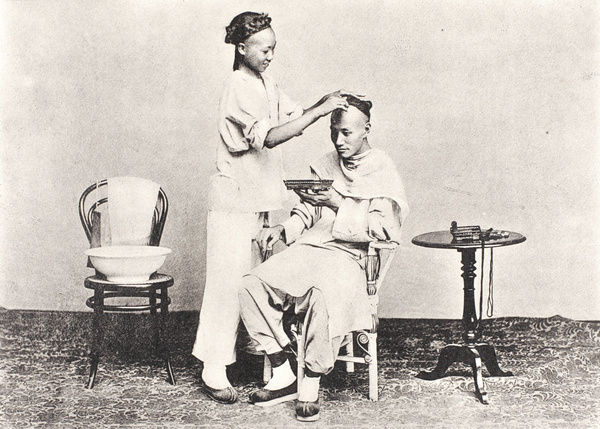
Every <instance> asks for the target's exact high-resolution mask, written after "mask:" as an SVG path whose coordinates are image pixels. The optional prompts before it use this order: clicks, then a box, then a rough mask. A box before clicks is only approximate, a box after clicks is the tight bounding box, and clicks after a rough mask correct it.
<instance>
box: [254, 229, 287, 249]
mask: <svg viewBox="0 0 600 429" xmlns="http://www.w3.org/2000/svg"><path fill="white" fill-rule="evenodd" d="M282 234H283V225H275V226H273V227H271V228H263V229H261V230H260V231H259V232H258V234H257V236H256V242H257V243H258V246H259V247H260V250H261V251H262V253H263V254H264V253H266V252H267V251H271V250H273V244H275V243H277V242H278V241H279V240H281V238H282Z"/></svg>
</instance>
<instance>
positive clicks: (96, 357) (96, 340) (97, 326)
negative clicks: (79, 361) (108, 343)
mask: <svg viewBox="0 0 600 429" xmlns="http://www.w3.org/2000/svg"><path fill="white" fill-rule="evenodd" d="M103 318H104V289H103V288H96V289H94V321H93V322H92V330H93V333H92V335H93V340H92V350H91V353H90V358H91V362H90V375H89V377H88V382H87V385H86V387H87V388H88V389H92V388H93V387H94V383H95V382H96V374H97V373H98V363H99V361H100V355H101V350H102V342H103V340H104V323H103V322H104V321H103Z"/></svg>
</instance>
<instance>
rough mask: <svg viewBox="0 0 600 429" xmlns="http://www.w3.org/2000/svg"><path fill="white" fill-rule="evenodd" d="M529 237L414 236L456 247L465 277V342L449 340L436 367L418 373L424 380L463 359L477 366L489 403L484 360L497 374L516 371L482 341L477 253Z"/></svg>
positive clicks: (418, 241)
mask: <svg viewBox="0 0 600 429" xmlns="http://www.w3.org/2000/svg"><path fill="white" fill-rule="evenodd" d="M525 240H526V238H525V237H524V236H523V235H521V234H519V233H516V232H510V231H508V234H507V236H506V237H503V238H498V239H491V240H486V241H483V244H482V242H481V241H474V242H456V241H455V240H454V239H453V236H452V234H451V233H450V231H449V230H448V231H435V232H428V233H425V234H421V235H418V236H416V237H415V238H413V239H412V243H413V244H415V245H417V246H422V247H430V248H434V249H454V250H457V251H459V252H460V253H461V262H462V272H463V273H462V278H463V284H464V304H463V316H462V325H463V335H462V338H463V341H464V344H449V345H447V346H445V347H444V348H443V349H442V351H441V352H440V357H439V360H438V363H437V366H436V367H435V368H434V369H433V370H432V371H421V372H420V373H419V374H418V375H417V377H419V378H421V379H423V380H436V379H438V378H441V377H443V376H444V374H445V373H446V370H447V369H448V368H449V367H450V365H452V364H453V363H454V362H463V363H466V364H469V365H471V367H472V368H473V377H474V379H475V391H476V393H477V396H478V398H479V400H480V401H481V402H482V403H483V404H487V403H488V401H487V393H486V392H485V391H484V390H483V387H484V385H483V377H482V373H481V361H483V363H484V364H485V366H486V368H487V370H488V372H489V373H490V375H491V376H494V377H506V376H511V375H513V374H512V372H510V371H503V370H501V369H500V366H499V365H498V358H497V357H496V352H495V350H494V347H493V346H492V345H490V344H486V343H482V342H480V340H481V326H480V324H481V322H480V320H478V319H477V310H476V307H475V281H474V280H475V277H476V274H475V253H476V252H477V249H483V248H493V247H503V246H511V245H513V244H518V243H522V242H524V241H525Z"/></svg>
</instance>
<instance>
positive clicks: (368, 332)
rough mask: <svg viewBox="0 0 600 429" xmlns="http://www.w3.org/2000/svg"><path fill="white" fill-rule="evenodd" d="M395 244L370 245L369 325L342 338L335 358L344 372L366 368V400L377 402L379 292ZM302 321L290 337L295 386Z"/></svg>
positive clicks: (300, 367)
mask: <svg viewBox="0 0 600 429" xmlns="http://www.w3.org/2000/svg"><path fill="white" fill-rule="evenodd" d="M397 247H398V243H396V242H394V241H373V242H370V243H369V249H368V251H367V259H366V268H365V277H366V282H365V287H366V288H367V294H368V298H367V299H368V300H369V303H370V306H369V307H370V312H371V320H372V325H371V326H370V327H365V329H361V330H357V331H353V332H349V333H348V334H346V336H345V337H344V340H343V341H342V344H341V346H340V350H341V351H343V354H338V357H337V360H339V361H343V362H346V372H354V364H357V363H358V364H365V365H367V366H368V371H369V399H370V400H372V401H377V400H378V399H379V390H378V380H377V376H378V363H377V330H378V328H379V317H378V315H377V307H378V304H379V291H380V290H381V286H382V283H383V280H384V278H385V275H386V273H387V271H388V269H389V267H390V265H391V263H392V260H393V258H394V255H395V253H396V249H397ZM302 333H303V320H302V319H299V320H297V321H296V323H295V324H294V325H293V326H292V334H293V336H294V337H295V340H296V344H297V346H298V350H297V360H298V370H297V378H298V386H300V383H301V382H302V379H303V378H304V349H305V342H304V340H305V338H304V336H303V334H302ZM355 340H356V341H355ZM355 342H356V344H357V346H358V348H359V349H360V353H358V354H356V353H355V350H354V344H355ZM264 366H265V368H264V373H263V379H264V381H265V382H268V381H269V380H270V378H271V366H270V363H269V359H267V358H266V356H265V360H264Z"/></svg>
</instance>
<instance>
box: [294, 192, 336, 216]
mask: <svg viewBox="0 0 600 429" xmlns="http://www.w3.org/2000/svg"><path fill="white" fill-rule="evenodd" d="M294 192H296V194H297V195H298V196H299V197H300V199H301V200H302V201H304V202H306V203H309V204H312V205H313V206H323V207H329V208H330V209H332V210H333V211H335V212H337V209H338V208H339V207H340V205H341V204H342V202H343V201H344V197H342V195H341V194H340V193H339V192H338V191H336V190H335V189H333V188H329V189H328V190H326V191H310V190H305V189H295V190H294Z"/></svg>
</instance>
